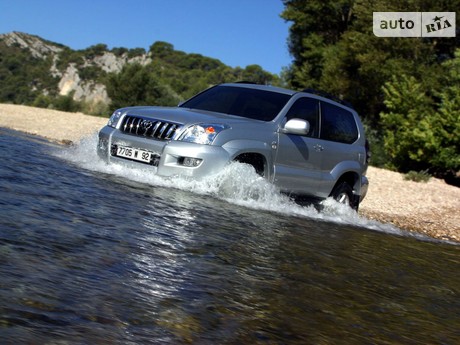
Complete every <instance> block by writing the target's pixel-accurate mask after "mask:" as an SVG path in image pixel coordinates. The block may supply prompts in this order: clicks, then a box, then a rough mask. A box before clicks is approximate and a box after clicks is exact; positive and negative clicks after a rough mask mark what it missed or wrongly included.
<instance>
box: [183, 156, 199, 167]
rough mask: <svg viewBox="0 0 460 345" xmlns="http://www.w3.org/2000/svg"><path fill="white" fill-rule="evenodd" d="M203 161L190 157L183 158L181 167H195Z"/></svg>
mask: <svg viewBox="0 0 460 345" xmlns="http://www.w3.org/2000/svg"><path fill="white" fill-rule="evenodd" d="M202 161H203V160H202V159H200V158H192V157H183V159H182V165H183V166H186V167H193V168H195V167H197V166H199V165H200V164H201V162H202Z"/></svg>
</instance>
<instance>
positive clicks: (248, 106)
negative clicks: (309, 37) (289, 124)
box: [181, 86, 291, 121]
mask: <svg viewBox="0 0 460 345" xmlns="http://www.w3.org/2000/svg"><path fill="white" fill-rule="evenodd" d="M290 98H291V96H290V95H286V94H282V93H278V92H272V91H267V90H257V89H251V88H246V87H235V86H215V87H213V88H211V89H208V90H206V91H203V92H202V93H200V94H198V95H196V96H195V97H193V98H192V99H190V100H188V101H186V102H185V103H183V104H182V105H181V107H182V108H190V109H199V110H208V111H214V112H218V113H223V114H230V115H236V116H241V117H246V118H250V119H255V120H261V121H272V120H273V119H274V118H275V117H276V115H278V113H279V112H280V111H281V109H283V107H284V106H285V105H286V103H287V102H288V101H289V99H290Z"/></svg>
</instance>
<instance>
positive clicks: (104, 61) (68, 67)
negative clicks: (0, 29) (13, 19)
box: [0, 32, 151, 103]
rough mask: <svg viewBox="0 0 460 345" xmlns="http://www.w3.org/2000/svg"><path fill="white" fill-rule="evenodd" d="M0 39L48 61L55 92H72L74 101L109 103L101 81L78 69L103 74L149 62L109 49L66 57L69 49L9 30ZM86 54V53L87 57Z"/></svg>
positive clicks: (148, 60) (8, 44) (64, 94)
mask: <svg viewBox="0 0 460 345" xmlns="http://www.w3.org/2000/svg"><path fill="white" fill-rule="evenodd" d="M0 41H1V42H4V44H6V46H9V47H18V48H21V49H23V50H26V51H28V52H30V54H31V55H32V57H34V58H36V59H41V60H47V59H50V60H51V61H52V64H51V67H50V69H49V73H50V74H51V75H52V76H53V77H55V78H57V80H58V82H57V85H56V87H57V92H58V94H59V95H63V96H66V95H72V97H73V99H74V100H75V101H85V102H103V103H109V102H110V99H109V97H108V95H107V90H106V87H105V85H104V84H102V83H100V82H98V81H97V80H92V79H88V78H82V77H81V75H80V73H81V71H82V69H88V68H93V70H94V69H96V70H100V71H102V72H106V73H112V72H115V73H118V72H120V71H121V70H122V68H123V66H124V65H125V64H129V63H139V64H141V65H146V64H148V63H150V62H151V57H150V56H149V54H147V53H144V54H140V55H138V56H134V57H129V54H128V51H127V50H126V52H124V53H122V54H119V55H115V54H114V53H113V52H110V51H101V52H100V54H81V56H80V58H79V59H78V60H77V61H74V60H75V58H74V59H69V61H66V56H68V55H69V52H70V53H75V51H72V50H71V49H70V48H68V47H66V46H63V45H60V44H57V43H53V42H49V41H46V40H44V39H42V38H40V37H38V36H34V35H30V34H26V33H21V32H11V33H7V34H0ZM88 55H89V56H88Z"/></svg>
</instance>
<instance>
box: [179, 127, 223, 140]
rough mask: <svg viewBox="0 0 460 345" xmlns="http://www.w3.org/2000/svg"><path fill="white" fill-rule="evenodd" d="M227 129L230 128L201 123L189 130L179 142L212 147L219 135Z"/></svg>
mask: <svg viewBox="0 0 460 345" xmlns="http://www.w3.org/2000/svg"><path fill="white" fill-rule="evenodd" d="M227 128H229V127H228V126H226V125H221V124H207V123H206V124H205V123H200V124H198V125H193V126H190V127H189V128H187V129H186V130H185V132H184V133H183V134H182V135H181V136H180V137H179V138H178V139H177V140H181V141H188V142H190V143H196V144H205V145H210V144H212V142H213V140H214V138H215V137H216V136H217V134H219V133H220V132H222V131H223V130H224V129H227Z"/></svg>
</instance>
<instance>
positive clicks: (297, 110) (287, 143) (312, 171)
mask: <svg viewBox="0 0 460 345" xmlns="http://www.w3.org/2000/svg"><path fill="white" fill-rule="evenodd" d="M293 118H298V119H302V120H307V121H308V122H309V124H310V130H309V132H308V133H307V135H298V134H292V133H283V131H282V130H280V131H278V145H277V151H276V158H275V164H274V182H275V184H276V185H277V186H279V187H280V188H281V190H283V191H285V192H291V193H294V194H304V195H313V196H316V195H317V193H316V190H317V185H318V184H319V181H320V180H321V162H322V154H321V150H322V147H321V146H320V145H319V144H318V141H319V139H318V135H319V101H318V100H317V99H314V98H310V97H302V98H299V99H298V100H297V101H296V102H295V103H294V104H293V105H292V106H291V108H290V110H289V111H288V112H287V114H286V118H285V119H284V121H283V122H282V123H283V125H284V124H285V123H286V122H287V121H289V120H290V119H293Z"/></svg>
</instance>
